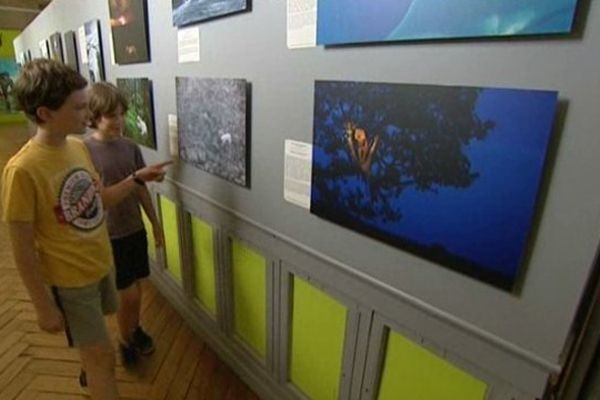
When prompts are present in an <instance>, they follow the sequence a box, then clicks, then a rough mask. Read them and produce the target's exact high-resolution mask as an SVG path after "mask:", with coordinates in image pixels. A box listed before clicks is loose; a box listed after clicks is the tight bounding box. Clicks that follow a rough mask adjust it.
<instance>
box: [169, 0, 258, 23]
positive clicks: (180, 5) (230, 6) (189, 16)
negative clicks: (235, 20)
mask: <svg viewBox="0 0 600 400" xmlns="http://www.w3.org/2000/svg"><path fill="white" fill-rule="evenodd" d="M248 2H249V0H172V7H173V25H175V26H185V25H190V24H193V23H196V22H202V21H206V20H208V19H213V18H217V17H221V16H224V15H228V14H233V13H237V12H241V11H246V10H248Z"/></svg>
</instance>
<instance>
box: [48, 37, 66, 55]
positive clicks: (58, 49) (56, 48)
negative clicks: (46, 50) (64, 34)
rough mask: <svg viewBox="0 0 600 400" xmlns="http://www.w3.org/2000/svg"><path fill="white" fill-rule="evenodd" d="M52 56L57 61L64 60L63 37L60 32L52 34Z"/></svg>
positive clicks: (50, 40)
mask: <svg viewBox="0 0 600 400" xmlns="http://www.w3.org/2000/svg"><path fill="white" fill-rule="evenodd" d="M49 42H50V58H52V59H53V60H56V61H60V62H64V58H63V45H62V38H61V36H60V33H59V32H56V33H53V34H52V35H50V39H49Z"/></svg>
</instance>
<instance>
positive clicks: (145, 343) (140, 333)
mask: <svg viewBox="0 0 600 400" xmlns="http://www.w3.org/2000/svg"><path fill="white" fill-rule="evenodd" d="M132 339H133V340H132V345H133V347H135V349H136V350H137V351H138V352H139V353H140V354H143V355H145V356H147V355H148V354H152V353H154V341H153V340H152V338H151V337H150V335H148V334H147V333H146V332H144V330H143V329H142V327H141V326H138V327H137V329H136V330H135V332H133V337H132Z"/></svg>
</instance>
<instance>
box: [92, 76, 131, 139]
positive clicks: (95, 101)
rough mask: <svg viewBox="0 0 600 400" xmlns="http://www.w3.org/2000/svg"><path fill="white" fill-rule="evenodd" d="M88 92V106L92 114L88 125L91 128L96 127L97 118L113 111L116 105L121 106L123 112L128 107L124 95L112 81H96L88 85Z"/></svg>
mask: <svg viewBox="0 0 600 400" xmlns="http://www.w3.org/2000/svg"><path fill="white" fill-rule="evenodd" d="M88 93H89V95H90V99H89V108H90V112H91V114H92V118H91V122H90V125H91V127H92V128H97V126H96V121H97V120H98V118H100V117H102V116H103V115H109V114H112V113H114V112H115V111H116V110H117V107H119V106H121V110H122V111H123V112H124V113H126V112H127V109H128V108H129V103H128V102H127V98H125V95H124V94H123V93H122V92H121V91H120V90H119V88H117V87H116V86H115V85H113V84H112V83H109V82H96V83H94V84H92V85H91V86H90V88H89V91H88Z"/></svg>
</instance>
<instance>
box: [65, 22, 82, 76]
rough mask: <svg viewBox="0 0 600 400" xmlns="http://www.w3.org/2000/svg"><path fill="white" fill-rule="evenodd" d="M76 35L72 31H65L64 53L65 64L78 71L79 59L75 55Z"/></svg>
mask: <svg viewBox="0 0 600 400" xmlns="http://www.w3.org/2000/svg"><path fill="white" fill-rule="evenodd" d="M76 37H77V35H76V34H75V32H73V31H68V32H65V35H64V41H63V43H64V50H65V52H64V55H65V64H67V65H68V66H69V67H71V68H73V69H74V70H75V71H77V72H79V59H78V57H77V39H76Z"/></svg>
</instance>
